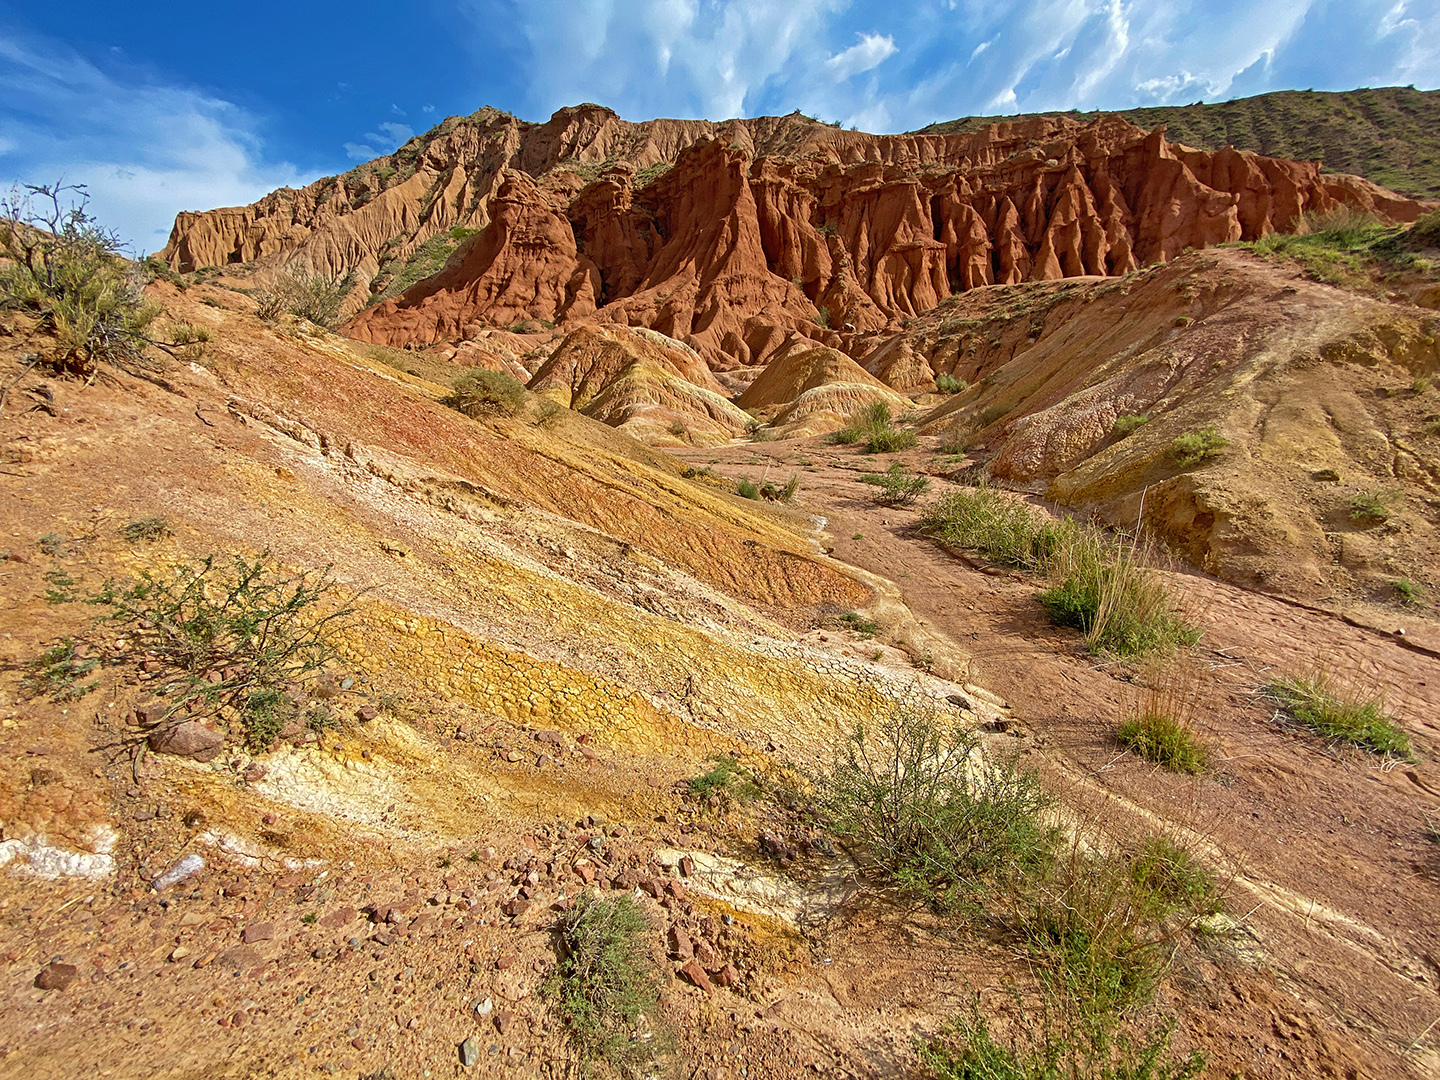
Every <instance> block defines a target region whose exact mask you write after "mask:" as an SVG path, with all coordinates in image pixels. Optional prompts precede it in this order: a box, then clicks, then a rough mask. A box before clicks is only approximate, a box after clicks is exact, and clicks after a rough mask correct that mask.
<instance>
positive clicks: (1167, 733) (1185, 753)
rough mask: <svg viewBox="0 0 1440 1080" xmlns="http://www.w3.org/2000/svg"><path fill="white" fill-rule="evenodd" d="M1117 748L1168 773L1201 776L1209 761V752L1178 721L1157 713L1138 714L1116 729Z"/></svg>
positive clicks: (1187, 725)
mask: <svg viewBox="0 0 1440 1080" xmlns="http://www.w3.org/2000/svg"><path fill="white" fill-rule="evenodd" d="M1116 736H1117V737H1118V738H1119V740H1120V745H1121V746H1123V747H1125V748H1126V749H1127V750H1130V751H1131V752H1133V753H1135V754H1138V755H1140V757H1143V758H1144V759H1145V760H1147V761H1153V762H1155V763H1156V764H1157V765H1163V766H1165V768H1167V769H1169V770H1170V771H1171V772H1178V773H1190V774H1195V773H1202V772H1204V771H1205V768H1206V766H1207V765H1208V764H1209V761H1210V750H1209V747H1207V746H1206V745H1205V743H1204V742H1203V741H1201V740H1200V739H1199V738H1198V737H1197V736H1196V735H1195V732H1194V731H1193V730H1192V729H1191V727H1190V725H1189V724H1187V723H1185V722H1184V721H1183V720H1181V719H1179V718H1178V717H1174V716H1170V715H1167V714H1165V713H1160V712H1150V711H1146V712H1142V713H1141V714H1140V715H1139V716H1136V717H1134V718H1132V719H1130V720H1127V721H1125V723H1123V724H1121V725H1120V729H1119V730H1118V731H1117V732H1116Z"/></svg>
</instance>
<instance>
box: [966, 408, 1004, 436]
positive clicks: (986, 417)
mask: <svg viewBox="0 0 1440 1080" xmlns="http://www.w3.org/2000/svg"><path fill="white" fill-rule="evenodd" d="M1009 411H1010V407H1009V406H1008V405H987V406H986V407H985V408H983V409H981V410H980V411H979V412H978V413H976V414H975V416H974V417H973V418H972V420H971V421H970V422H971V425H972V426H973V427H974V428H975V430H977V431H978V430H980V429H981V428H987V427H989V426H990V425H991V424H993V423H994V422H995V421H996V420H999V419H1000V418H1001V417H1002V416H1004V415H1005V414H1006V413H1008V412H1009Z"/></svg>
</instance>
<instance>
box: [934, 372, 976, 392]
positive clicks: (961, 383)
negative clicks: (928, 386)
mask: <svg viewBox="0 0 1440 1080" xmlns="http://www.w3.org/2000/svg"><path fill="white" fill-rule="evenodd" d="M935 389H936V390H938V391H939V392H940V393H942V394H961V393H964V392H965V391H966V390H969V389H970V384H969V383H967V382H966V381H965V380H964V379H961V378H958V377H957V376H955V375H937V376H936V377H935Z"/></svg>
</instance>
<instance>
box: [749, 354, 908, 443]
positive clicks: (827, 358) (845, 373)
mask: <svg viewBox="0 0 1440 1080" xmlns="http://www.w3.org/2000/svg"><path fill="white" fill-rule="evenodd" d="M737 403H738V404H739V405H740V406H741V407H742V408H745V409H751V410H754V411H755V412H757V413H760V414H763V415H771V416H772V417H773V419H772V421H771V424H772V426H773V427H775V428H779V429H783V431H784V434H785V435H786V436H793V435H796V434H798V433H799V428H798V427H797V425H799V424H800V423H801V422H803V423H804V425H805V427H804V433H806V434H816V433H819V432H821V431H830V430H833V429H835V428H837V427H839V426H840V425H841V424H843V423H844V422H845V418H846V417H849V416H851V415H852V414H853V413H855V412H857V411H859V410H860V409H862V408H864V407H865V406H866V405H872V404H876V403H881V404H884V405H887V406H889V408H890V409H891V411H892V412H896V413H898V412H901V411H903V410H904V409H907V408H909V406H910V402H909V401H907V400H906V399H905V398H903V397H901V396H900V395H899V394H897V393H895V392H894V391H893V390H891V389H890V388H889V387H887V386H886V385H885V384H884V383H882V382H880V381H879V380H878V379H876V378H875V377H874V376H872V375H870V374H869V373H868V372H867V371H865V369H864V368H862V367H860V365H859V364H857V363H855V361H854V360H851V359H850V358H849V357H848V356H846V355H844V354H843V353H840V352H837V351H836V350H834V349H828V348H825V347H823V346H821V347H819V348H811V349H805V348H801V347H795V348H791V349H789V350H787V351H786V352H785V353H783V354H782V355H780V356H778V357H777V358H776V359H775V360H773V361H772V362H771V363H770V365H769V366H768V367H767V368H766V369H765V370H764V371H763V372H762V373H761V375H760V377H759V378H758V379H756V380H755V381H754V382H753V383H752V384H751V385H750V387H749V388H748V389H747V390H746V391H745V393H743V394H741V395H740V397H739V398H738V399H737Z"/></svg>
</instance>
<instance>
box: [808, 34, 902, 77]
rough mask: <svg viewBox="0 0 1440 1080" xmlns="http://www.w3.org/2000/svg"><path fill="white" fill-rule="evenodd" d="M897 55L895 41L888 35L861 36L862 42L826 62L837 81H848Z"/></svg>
mask: <svg viewBox="0 0 1440 1080" xmlns="http://www.w3.org/2000/svg"><path fill="white" fill-rule="evenodd" d="M895 53H896V48H895V39H894V38H893V37H890V36H889V35H888V34H886V35H882V34H861V35H860V40H859V41H857V42H856V43H855V44H854V45H851V46H850V48H848V49H846V50H845V51H844V52H842V53H836V54H835V55H834V56H832V57H830V59H829V60H826V61H825V66H826V67H827V68H829V69H830V74H831V75H833V76H834V77H835V78H836V79H848V78H850V77H851V76H853V75H859V74H860V73H861V72H862V71H869V70H870V69H871V68H873V67H878V66H879V65H880V64H882V63H884V62H885V61H886V60H888V59H889V58H890V57H892V56H894V55H895Z"/></svg>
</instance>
